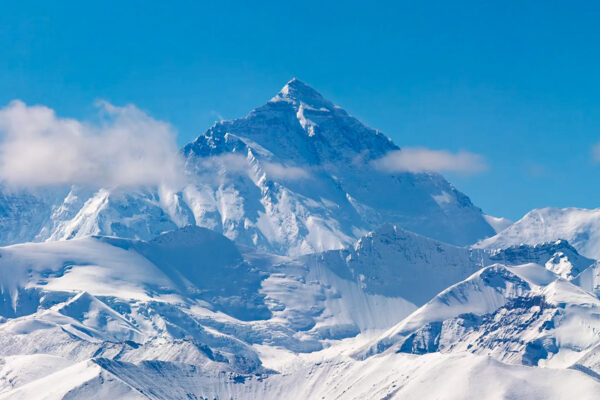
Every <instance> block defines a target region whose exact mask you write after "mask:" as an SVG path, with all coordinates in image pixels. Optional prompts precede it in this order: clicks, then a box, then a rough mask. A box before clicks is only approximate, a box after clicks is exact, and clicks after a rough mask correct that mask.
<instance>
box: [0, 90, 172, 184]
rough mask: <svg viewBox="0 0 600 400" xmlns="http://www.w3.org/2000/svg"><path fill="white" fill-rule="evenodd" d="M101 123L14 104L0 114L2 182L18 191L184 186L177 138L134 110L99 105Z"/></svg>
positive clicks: (167, 128)
mask: <svg viewBox="0 0 600 400" xmlns="http://www.w3.org/2000/svg"><path fill="white" fill-rule="evenodd" d="M98 108H99V111H100V116H101V122H100V123H97V124H91V123H86V122H81V121H78V120H75V119H70V118H60V117H57V116H56V114H55V112H54V111H53V110H52V109H50V108H48V107H45V106H40V105H36V106H28V105H26V104H25V103H23V102H22V101H19V100H14V101H12V102H11V103H10V104H9V105H7V106H6V107H4V108H2V109H0V133H1V134H2V141H1V143H0V179H1V180H2V181H4V182H6V183H8V184H12V185H15V186H27V187H31V186H47V185H61V184H84V185H90V186H138V185H161V184H169V186H176V185H179V184H181V182H182V180H183V175H182V173H181V171H182V168H181V165H182V162H181V161H180V159H179V155H178V150H177V145H176V142H175V133H174V131H173V129H172V128H171V126H170V125H169V124H167V123H165V122H161V121H157V120H155V119H153V118H151V117H150V116H148V115H147V114H146V113H144V112H143V111H141V110H139V109H138V108H137V107H135V106H133V105H127V106H124V107H116V106H113V105H111V104H109V103H107V102H99V103H98Z"/></svg>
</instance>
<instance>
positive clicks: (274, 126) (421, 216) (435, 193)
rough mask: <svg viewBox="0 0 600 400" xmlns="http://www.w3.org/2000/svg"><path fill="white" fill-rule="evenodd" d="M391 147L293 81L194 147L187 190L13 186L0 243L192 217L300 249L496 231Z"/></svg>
mask: <svg viewBox="0 0 600 400" xmlns="http://www.w3.org/2000/svg"><path fill="white" fill-rule="evenodd" d="M394 150H398V146H396V145H395V144H394V143H392V141H391V140H390V139H389V138H387V137H386V136H385V135H383V134H382V133H380V132H378V131H376V130H373V129H371V128H368V127H366V126H365V125H363V124H361V123H360V122H359V121H358V120H356V119H355V118H353V117H352V116H350V115H348V114H347V113H346V112H345V111H344V110H343V109H341V108H340V107H338V106H336V105H334V104H332V103H331V102H330V101H328V100H326V99H324V98H323V97H322V96H321V95H320V94H319V93H317V92H316V91H315V90H314V89H312V88H311V87H309V86H307V85H306V84H304V83H302V82H300V81H299V80H297V79H294V80H292V81H290V82H289V83H288V84H287V85H285V87H284V88H283V89H282V90H281V91H280V92H279V93H278V94H277V95H276V96H275V97H274V98H273V99H271V100H270V101H269V102H268V103H267V104H265V105H264V106H262V107H259V108H257V109H255V110H253V111H252V112H250V114H248V115H247V116H246V117H244V118H240V119H237V120H233V121H222V122H219V123H217V124H215V125H214V126H213V127H212V128H210V129H209V130H208V131H207V132H206V133H205V134H204V135H201V136H200V137H198V138H197V139H196V140H195V141H193V142H192V143H190V144H188V145H186V146H185V147H184V148H183V149H182V154H183V156H184V157H185V165H186V171H185V174H186V175H187V176H188V182H189V184H188V185H187V186H186V187H184V188H183V189H178V190H175V191H173V190H168V189H167V188H161V190H153V189H145V190H144V189H137V190H124V189H110V188H103V189H100V190H97V189H95V190H92V189H90V188H82V187H71V188H57V189H53V190H47V191H45V192H44V193H39V192H37V193H32V192H26V193H13V194H5V195H3V196H2V197H1V198H0V209H1V210H2V215H1V218H0V224H1V228H2V229H0V231H1V232H2V233H0V244H5V245H6V244H11V243H16V242H23V241H39V240H48V239H49V240H56V239H69V238H76V237H85V236H89V235H94V234H101V235H116V236H120V237H127V238H137V239H144V240H150V239H152V238H153V237H154V236H156V235H157V234H159V233H161V232H164V231H167V230H171V229H174V228H177V227H182V226H185V225H188V224H193V225H198V226H202V227H206V228H209V229H213V230H216V231H218V232H220V233H223V234H224V235H225V236H227V237H228V238H230V239H232V240H235V241H237V242H238V243H242V244H245V245H250V246H253V247H258V248H260V249H262V250H266V251H269V252H274V253H278V254H290V255H298V254H306V253H311V252H314V251H323V250H330V249H338V248H342V247H345V246H347V245H349V244H351V243H353V242H354V241H355V240H356V239H358V238H359V237H360V236H362V235H363V234H365V233H366V232H368V231H370V230H373V229H375V228H376V227H377V226H379V225H381V224H383V223H392V224H397V225H399V226H402V227H403V228H405V229H408V230H410V231H414V232H417V233H420V234H423V235H426V236H429V237H432V238H435V239H438V240H441V241H444V242H448V243H451V244H456V245H467V244H472V243H474V242H476V241H477V240H479V239H482V238H485V237H488V236H491V235H493V234H494V233H495V231H494V230H493V229H492V227H491V226H490V225H489V224H488V223H487V222H486V219H485V218H484V216H483V215H482V213H481V210H480V209H479V208H477V207H475V206H474V205H473V204H472V203H471V201H470V200H469V198H468V197H467V196H465V195H464V194H462V193H460V192H459V191H457V190H456V189H455V188H454V187H453V186H452V185H450V184H449V183H448V182H447V181H446V180H445V179H444V178H443V177H442V176H441V175H438V174H431V173H409V172H401V173H388V172H385V171H380V170H378V169H377V168H375V167H374V163H373V161H374V160H377V159H379V158H380V157H383V156H384V155H385V154H386V153H388V152H389V151H394ZM32 210H34V211H32Z"/></svg>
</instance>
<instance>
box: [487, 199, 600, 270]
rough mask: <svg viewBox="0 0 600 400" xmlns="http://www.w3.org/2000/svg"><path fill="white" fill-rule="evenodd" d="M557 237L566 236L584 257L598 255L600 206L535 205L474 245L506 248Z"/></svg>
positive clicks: (599, 255)
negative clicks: (598, 207) (563, 206)
mask: <svg viewBox="0 0 600 400" xmlns="http://www.w3.org/2000/svg"><path fill="white" fill-rule="evenodd" d="M559 239H565V240H567V241H568V242H569V243H571V244H572V245H573V246H574V247H575V248H576V249H577V251H578V252H579V253H580V254H582V255H584V256H586V257H590V258H594V259H600V209H594V210H588V209H583V208H554V207H547V208H540V209H536V210H533V211H530V212H529V213H527V214H526V215H525V216H524V217H523V218H521V219H520V220H519V221H517V222H515V223H514V224H512V225H511V226H509V227H508V228H506V229H504V230H503V231H501V232H500V233H498V234H497V235H495V236H493V237H490V238H488V239H484V240H482V241H480V242H479V243H477V244H476V246H475V247H480V248H487V249H493V248H505V247H509V246H512V245H518V244H530V245H535V244H538V243H543V242H553V241H556V240H559Z"/></svg>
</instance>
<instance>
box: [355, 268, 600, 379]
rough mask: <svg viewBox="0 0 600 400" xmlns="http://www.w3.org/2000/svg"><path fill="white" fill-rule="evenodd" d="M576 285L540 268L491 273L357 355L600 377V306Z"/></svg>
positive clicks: (456, 288) (460, 286)
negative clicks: (469, 356)
mask: <svg viewBox="0 0 600 400" xmlns="http://www.w3.org/2000/svg"><path fill="white" fill-rule="evenodd" d="M592 268H597V267H592ZM574 283H575V282H569V281H566V280H563V279H561V278H559V277H557V276H556V275H555V274H553V273H552V272H550V271H549V270H547V269H545V268H544V267H542V266H540V265H537V264H524V265H520V266H513V267H507V266H504V265H501V264H495V265H491V266H488V267H486V268H483V269H481V270H480V271H478V272H476V273H475V274H473V275H472V276H470V277H469V278H467V279H466V280H464V281H462V282H460V283H457V284H455V285H453V286H451V287H449V288H448V289H446V290H444V291H442V292H441V293H440V294H439V295H437V296H436V297H434V298H433V299H432V300H431V301H429V302H428V303H427V304H425V305H424V306H422V307H421V308H419V309H418V310H416V311H415V312H413V313H412V314H411V315H410V316H408V317H407V318H405V319H404V320H402V321H401V322H400V323H399V324H398V325H396V326H395V327H394V328H392V329H390V330H389V331H388V332H386V333H384V334H383V335H382V336H381V337H380V338H379V339H377V340H376V341H375V342H374V343H373V344H370V345H368V346H367V347H366V348H364V349H362V350H361V351H359V352H357V353H356V356H357V357H359V358H365V357H372V356H373V355H375V354H379V353H392V352H402V353H412V354H426V353H432V352H441V353H457V354H462V353H464V352H468V353H473V354H481V355H487V356H491V357H494V358H495V359H497V360H499V361H502V362H505V363H509V364H522V365H533V366H538V365H543V366H547V367H552V368H573V369H579V370H582V371H584V372H586V373H588V374H590V375H591V376H593V377H596V376H597V374H598V373H599V372H600V370H598V367H597V363H596V362H595V359H594V360H593V362H591V363H590V362H588V361H586V360H588V359H589V358H590V352H595V351H596V349H597V346H598V343H599V341H600V335H599V334H598V328H599V327H600V318H599V317H598V316H599V315H600V314H599V313H598V311H599V310H600V300H599V299H598V297H596V296H595V295H594V294H592V293H590V292H588V291H585V290H583V289H582V288H580V287H578V286H577V285H575V284H574ZM574 327H578V328H574ZM573 329H576V331H577V332H576V333H575V331H573Z"/></svg>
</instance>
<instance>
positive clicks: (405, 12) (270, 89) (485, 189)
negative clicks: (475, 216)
mask: <svg viewBox="0 0 600 400" xmlns="http://www.w3.org/2000/svg"><path fill="white" fill-rule="evenodd" d="M91 3H92V2H80V1H61V2H47V1H37V2H30V1H13V2H4V3H3V5H2V11H1V12H0V104H2V105H4V104H6V103H8V102H9V101H10V100H11V99H14V98H19V99H22V100H23V101H25V102H27V103H29V104H34V103H41V104H45V105H47V106H49V107H51V108H54V109H55V110H56V111H57V113H58V114H59V115H61V116H68V117H75V118H84V119H85V118H91V117H92V116H93V114H94V113H95V109H94V106H93V103H94V100H96V99H99V98H102V99H106V100H108V101H110V102H112V103H114V104H117V105H122V104H125V103H134V104H136V105H138V106H139V107H140V108H142V109H144V110H146V111H147V112H149V113H150V114H151V115H153V116H154V117H156V118H159V119H163V120H167V121H169V122H171V123H172V124H173V125H174V126H175V127H176V128H177V130H178V131H179V141H180V144H183V143H185V142H187V141H189V140H191V139H193V138H194V137H195V136H197V135H199V134H200V133H202V132H204V131H205V130H206V128H208V127H209V126H210V125H211V124H212V123H213V122H214V120H215V119H218V118H219V116H222V117H224V118H226V119H229V118H235V117H239V116H243V115H245V114H246V113H247V112H248V111H249V110H250V109H252V108H253V107H256V106H259V105H261V104H263V103H264V102H266V100H268V99H269V98H270V97H271V96H272V95H274V94H275V93H276V92H277V91H278V90H279V89H280V87H281V86H283V84H285V82H286V81H287V80H289V79H290V78H291V77H293V76H296V77H298V78H300V79H302V80H303V81H305V82H307V83H308V84H310V85H311V86H313V87H315V88H316V89H317V90H319V91H320V92H321V93H322V94H323V95H325V97H328V98H330V99H331V100H332V101H334V102H335V103H337V104H339V105H341V106H342V107H344V108H345V109H346V110H348V111H349V112H350V113H351V114H353V115H355V116H357V117H358V118H359V119H361V120H362V121H363V122H365V123H366V124H368V125H370V126H372V127H374V128H377V129H379V130H381V131H383V132H385V133H386V134H387V135H388V136H390V137H391V138H392V139H393V140H394V141H395V142H396V143H397V144H398V145H400V146H426V147H429V148H433V149H446V150H451V151H458V150H468V151H471V152H475V153H479V154H482V155H483V156H484V157H485V158H486V160H487V162H488V164H489V165H490V169H489V170H488V171H487V172H485V173H482V174H479V175H475V176H469V177H465V176H453V175H449V176H448V178H449V180H450V181H452V182H453V183H455V184H456V186H457V187H458V188H459V189H461V190H463V191H464V192H466V193H467V194H468V195H469V196H470V197H471V198H472V200H473V201H474V202H475V203H476V204H478V205H479V206H481V207H482V208H483V209H484V211H485V212H487V213H490V214H493V215H498V216H506V217H509V218H513V219H515V218H518V217H520V216H521V215H522V214H524V213H525V212H527V211H528V210H530V209H532V208H534V207H542V206H550V205H552V206H579V207H598V206H600V185H598V174H599V172H600V166H599V165H598V164H594V162H593V161H592V147H593V145H594V144H595V143H598V142H600V27H599V24H598V21H600V5H598V4H600V3H596V2H591V1H585V2H566V1H564V2H554V1H540V2H535V1H531V2H512V3H511V2H505V1H498V2H484V1H473V2H467V1H458V2H448V1H443V2H410V3H409V2H406V3H401V2H375V1H360V2H343V3H342V2H330V3H328V4H324V3H325V2H323V1H314V2H313V1H302V2H285V1H276V2H246V1H243V2H216V1H211V2H202V1H195V2H192V1H190V2H185V1H180V2H170V1H119V2H111V1H105V2H94V3H93V4H91ZM411 3H412V4H411ZM416 3H419V4H416Z"/></svg>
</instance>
